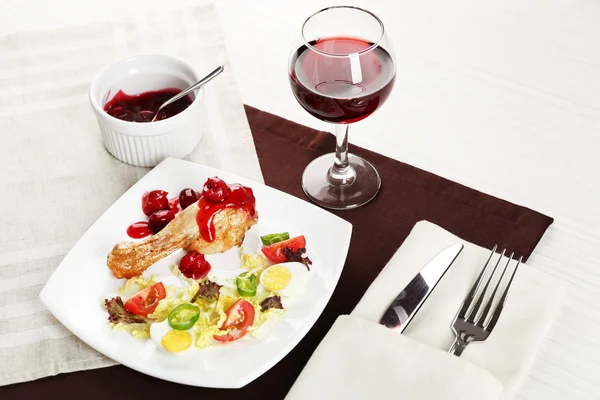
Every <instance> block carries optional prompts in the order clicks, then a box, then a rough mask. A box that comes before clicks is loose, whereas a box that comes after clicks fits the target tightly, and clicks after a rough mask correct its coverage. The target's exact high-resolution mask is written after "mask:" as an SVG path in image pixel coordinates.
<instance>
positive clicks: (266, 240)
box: [260, 232, 290, 246]
mask: <svg viewBox="0 0 600 400" xmlns="http://www.w3.org/2000/svg"><path fill="white" fill-rule="evenodd" d="M289 238H290V234H289V233H288V232H283V233H271V234H268V235H265V236H261V237H260V241H261V242H262V244H263V246H270V245H272V244H275V243H279V242H283V241H284V240H288V239H289Z"/></svg>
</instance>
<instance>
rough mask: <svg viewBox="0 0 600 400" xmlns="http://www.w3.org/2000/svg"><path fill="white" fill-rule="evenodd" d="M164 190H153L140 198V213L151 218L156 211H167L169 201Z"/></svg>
mask: <svg viewBox="0 0 600 400" xmlns="http://www.w3.org/2000/svg"><path fill="white" fill-rule="evenodd" d="M167 194H168V193H167V192H165V191H164V190H153V191H151V192H148V193H146V194H144V195H143V196H142V211H143V212H144V214H146V215H147V216H151V215H152V214H154V213H155V212H157V211H160V210H167V209H168V208H169V199H167Z"/></svg>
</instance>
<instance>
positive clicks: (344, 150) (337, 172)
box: [329, 124, 356, 186]
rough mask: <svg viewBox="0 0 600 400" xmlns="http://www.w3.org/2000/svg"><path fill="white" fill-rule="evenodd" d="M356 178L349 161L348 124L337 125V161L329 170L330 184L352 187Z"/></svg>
mask: <svg viewBox="0 0 600 400" xmlns="http://www.w3.org/2000/svg"><path fill="white" fill-rule="evenodd" d="M355 178H356V173H355V171H354V169H353V168H352V167H351V166H350V162H349V161H348V124H336V125H335V161H334V163H333V166H332V167H331V168H330V169H329V182H330V183H331V184H332V185H334V186H346V185H351V184H352V183H353V182H354V179H355Z"/></svg>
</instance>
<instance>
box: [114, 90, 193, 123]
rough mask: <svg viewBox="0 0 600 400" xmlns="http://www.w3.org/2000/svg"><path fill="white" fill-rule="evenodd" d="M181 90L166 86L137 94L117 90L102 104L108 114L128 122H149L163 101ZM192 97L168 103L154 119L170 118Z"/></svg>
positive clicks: (185, 106) (185, 105)
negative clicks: (165, 87)
mask: <svg viewBox="0 0 600 400" xmlns="http://www.w3.org/2000/svg"><path fill="white" fill-rule="evenodd" d="M179 92H181V89H177V88H167V89H162V90H155V91H150V92H144V93H139V94H127V93H125V92H123V91H122V90H119V91H118V92H117V94H115V96H114V97H113V98H112V99H111V100H110V101H109V102H108V103H106V104H105V105H104V111H106V112H107V113H108V114H109V115H111V116H113V117H115V118H118V119H122V120H123V121H129V122H150V121H152V118H154V114H156V111H158V107H160V106H161V105H162V104H163V103H164V102H165V101H167V100H169V99H170V98H171V97H173V96H175V95H176V94H177V93H179ZM192 101H193V100H192V99H191V97H189V96H185V97H183V98H181V99H180V100H177V101H176V102H175V103H173V104H169V105H168V106H166V107H165V108H163V109H162V110H160V112H159V113H158V115H157V116H156V120H157V121H160V120H163V119H167V118H170V117H172V116H174V115H177V114H179V113H180V112H182V111H183V110H185V109H186V108H188V107H189V106H190V104H192Z"/></svg>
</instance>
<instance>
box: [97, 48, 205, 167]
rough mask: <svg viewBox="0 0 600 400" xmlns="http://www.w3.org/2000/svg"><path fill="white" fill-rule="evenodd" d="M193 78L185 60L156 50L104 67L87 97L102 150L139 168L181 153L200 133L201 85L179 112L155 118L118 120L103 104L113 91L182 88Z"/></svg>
mask: <svg viewBox="0 0 600 400" xmlns="http://www.w3.org/2000/svg"><path fill="white" fill-rule="evenodd" d="M198 80H200V77H199V76H198V74H197V73H196V72H195V71H194V69H193V68H192V67H191V66H190V65H189V64H187V63H186V62H185V61H183V60H180V59H179V58H176V57H172V56H167V55H160V54H144V55H137V56H131V57H127V58H124V59H121V60H117V61H115V62H113V63H112V64H109V65H107V66H106V67H104V68H103V69H102V70H101V71H100V72H99V73H98V74H97V75H96V77H95V78H94V80H93V81H92V84H91V87H90V92H89V97H90V103H91V105H92V110H93V111H94V114H95V115H96V118H97V119H98V124H99V125H100V131H101V132H102V139H103V141H104V146H106V149H107V150H108V151H109V152H110V154H112V155H113V156H114V157H116V158H117V159H119V160H121V161H123V162H126V163H127V164H132V165H137V166H141V167H153V166H155V165H156V164H158V163H160V162H161V161H162V160H164V159H165V158H166V157H178V158H182V157H185V156H187V155H188V154H189V153H191V152H192V150H194V148H195V147H196V146H197V145H198V143H199V142H200V138H201V136H202V130H203V115H204V111H203V104H202V103H203V100H204V91H203V90H202V89H200V90H198V91H197V92H196V95H195V96H193V95H192V98H194V101H193V102H192V104H191V105H190V106H189V107H188V108H186V109H185V110H183V111H182V112H181V113H179V114H177V115H174V116H173V117H171V118H167V119H164V120H161V121H155V122H129V121H123V120H120V119H118V118H115V117H113V116H111V115H109V114H108V113H107V112H106V111H104V105H105V104H106V103H107V102H108V101H110V100H111V99H112V98H113V96H114V95H115V94H116V93H117V92H118V91H119V90H122V91H123V92H125V93H127V94H138V93H143V92H147V91H153V90H160V89H166V88H179V89H185V88H187V87H188V86H190V85H192V84H193V83H195V82H197V81H198Z"/></svg>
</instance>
